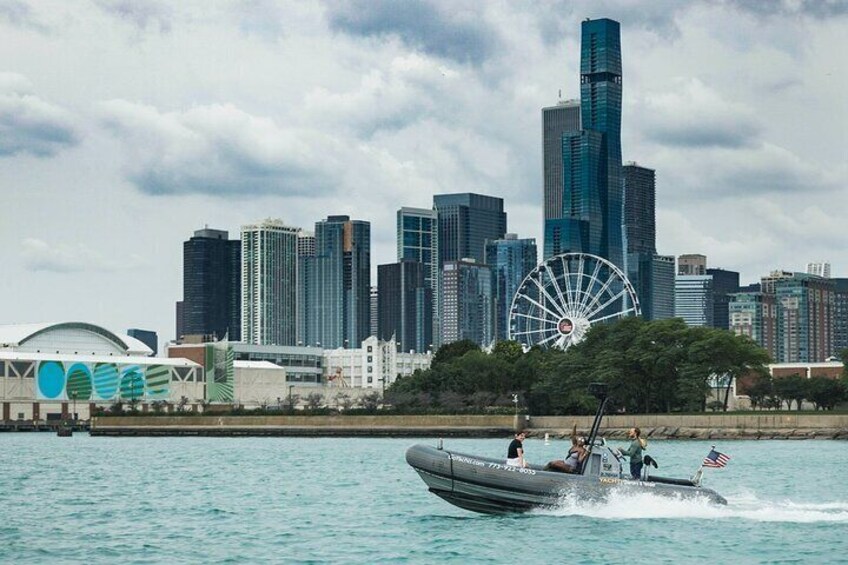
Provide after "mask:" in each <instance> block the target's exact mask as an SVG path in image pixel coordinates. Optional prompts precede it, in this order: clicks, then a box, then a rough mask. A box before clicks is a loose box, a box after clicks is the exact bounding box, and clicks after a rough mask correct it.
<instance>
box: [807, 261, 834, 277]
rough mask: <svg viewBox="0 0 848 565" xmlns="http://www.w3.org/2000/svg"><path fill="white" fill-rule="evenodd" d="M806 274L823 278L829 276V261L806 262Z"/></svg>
mask: <svg viewBox="0 0 848 565" xmlns="http://www.w3.org/2000/svg"><path fill="white" fill-rule="evenodd" d="M807 274H809V275H816V276H819V277H822V278H825V279H829V278H830V263H828V262H827V261H818V262H815V263H807Z"/></svg>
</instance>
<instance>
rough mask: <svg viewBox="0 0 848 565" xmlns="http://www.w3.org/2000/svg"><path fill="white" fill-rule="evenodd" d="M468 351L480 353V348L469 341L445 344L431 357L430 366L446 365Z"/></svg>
mask: <svg viewBox="0 0 848 565" xmlns="http://www.w3.org/2000/svg"><path fill="white" fill-rule="evenodd" d="M469 351H480V346H479V345H477V344H476V343H474V342H473V341H471V340H470V339H463V340H460V341H454V342H452V343H446V344H444V345H443V346H441V347H440V348H439V350H438V351H436V354H435V355H433V362H432V365H433V366H435V365H441V364H443V363H448V362H450V361H452V360H454V359H458V358H459V357H462V356H463V355H465V354H466V353H468V352H469Z"/></svg>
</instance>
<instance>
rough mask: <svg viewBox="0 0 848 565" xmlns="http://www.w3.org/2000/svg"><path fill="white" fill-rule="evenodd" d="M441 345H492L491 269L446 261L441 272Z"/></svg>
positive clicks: (471, 262) (463, 262)
mask: <svg viewBox="0 0 848 565" xmlns="http://www.w3.org/2000/svg"><path fill="white" fill-rule="evenodd" d="M442 292H443V299H442V312H441V319H442V343H451V342H454V341H460V340H463V339H469V340H471V341H473V342H474V343H476V344H478V345H480V346H481V347H488V346H489V345H491V344H492V343H493V341H494V334H493V320H492V318H493V300H492V274H491V269H490V268H489V267H488V266H487V265H484V264H481V263H478V262H476V261H475V260H473V259H463V260H461V261H448V262H446V263H445V266H444V269H443V271H442Z"/></svg>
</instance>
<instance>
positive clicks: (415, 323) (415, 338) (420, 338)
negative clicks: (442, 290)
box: [376, 260, 433, 351]
mask: <svg viewBox="0 0 848 565" xmlns="http://www.w3.org/2000/svg"><path fill="white" fill-rule="evenodd" d="M424 272H425V268H424V264H423V263H420V262H418V261H413V260H403V261H398V262H397V263H389V264H388V265H380V266H379V267H377V281H378V285H379V290H378V300H379V308H378V310H379V313H380V314H379V316H380V318H379V326H378V331H377V333H376V335H377V337H379V338H380V339H381V340H383V341H388V340H392V339H394V340H396V341H397V343H398V345H399V346H400V350H401V351H412V350H414V351H427V350H429V349H431V346H432V343H433V317H432V314H433V295H432V293H431V291H430V288H429V286H428V285H427V284H426V283H425V281H424Z"/></svg>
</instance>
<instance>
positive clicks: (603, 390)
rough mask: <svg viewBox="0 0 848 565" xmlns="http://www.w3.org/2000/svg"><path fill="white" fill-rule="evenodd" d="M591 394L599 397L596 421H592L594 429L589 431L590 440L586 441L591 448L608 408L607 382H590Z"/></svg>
mask: <svg viewBox="0 0 848 565" xmlns="http://www.w3.org/2000/svg"><path fill="white" fill-rule="evenodd" d="M589 394H591V395H592V396H594V397H595V398H597V399H598V411H597V412H595V421H594V422H592V430H591V431H590V432H589V440H588V441H587V442H586V443H587V445H589V447H590V449H591V446H593V445H594V444H595V438H596V437H597V435H598V430H599V429H600V427H601V420H602V419H603V417H604V411H605V410H606V408H607V400H609V395H608V394H607V384H606V383H590V384H589Z"/></svg>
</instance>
